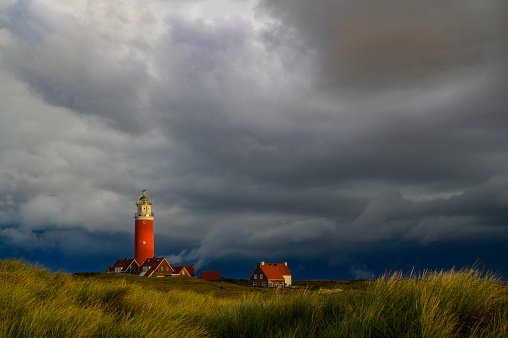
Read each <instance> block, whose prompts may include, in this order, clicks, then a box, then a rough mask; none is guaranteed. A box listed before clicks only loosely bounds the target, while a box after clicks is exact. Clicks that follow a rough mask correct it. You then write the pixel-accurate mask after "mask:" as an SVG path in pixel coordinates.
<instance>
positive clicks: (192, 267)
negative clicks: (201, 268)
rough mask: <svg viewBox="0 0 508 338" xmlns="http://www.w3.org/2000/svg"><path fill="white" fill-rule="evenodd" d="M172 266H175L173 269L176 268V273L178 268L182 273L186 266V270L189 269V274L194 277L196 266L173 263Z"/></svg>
mask: <svg viewBox="0 0 508 338" xmlns="http://www.w3.org/2000/svg"><path fill="white" fill-rule="evenodd" d="M172 267H173V269H175V273H176V270H177V269H179V270H178V271H179V272H178V273H180V271H181V270H182V268H185V270H187V272H188V273H189V275H191V277H194V266H192V265H172Z"/></svg>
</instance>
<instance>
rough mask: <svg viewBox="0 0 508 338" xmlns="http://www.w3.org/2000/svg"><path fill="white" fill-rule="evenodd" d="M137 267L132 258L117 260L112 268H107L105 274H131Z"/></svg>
mask: <svg viewBox="0 0 508 338" xmlns="http://www.w3.org/2000/svg"><path fill="white" fill-rule="evenodd" d="M138 267H139V264H138V262H136V260H135V259H134V258H130V259H129V258H125V259H119V260H117V261H116V263H115V264H114V265H113V266H108V267H107V269H106V272H116V273H133V272H134V271H135V270H136V269H137V268H138Z"/></svg>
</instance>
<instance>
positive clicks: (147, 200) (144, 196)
mask: <svg viewBox="0 0 508 338" xmlns="http://www.w3.org/2000/svg"><path fill="white" fill-rule="evenodd" d="M138 204H152V203H151V201H150V196H148V194H147V193H146V191H145V190H143V192H142V193H141V196H139V198H138Z"/></svg>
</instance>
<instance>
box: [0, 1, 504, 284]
mask: <svg viewBox="0 0 508 338" xmlns="http://www.w3.org/2000/svg"><path fill="white" fill-rule="evenodd" d="M506 17H508V2H507V1H505V0H489V1H484V0H461V1H458V0H452V1H446V2H444V1H438V0H429V1H420V2H417V1H405V0H387V1H382V2H381V1H376V0H355V1H352V0H341V1H330V0H317V1H306V0H291V1H289V0H270V1H268V0H214V1H206V0H185V1H184V0H173V1H162V0H159V1H153V0H147V1H142V2H139V1H134V0H124V1H92V0H89V1H87V0H77V1H72V2H70V1H64V0H44V1H43V0H31V1H30V0H2V1H1V2H0V121H1V122H0V259H7V258H23V259H26V260H28V261H31V262H39V263H40V264H42V265H43V266H46V267H48V268H50V269H52V270H63V271H67V272H78V271H100V272H102V271H104V270H105V269H106V267H107V266H108V265H112V264H114V263H115V261H116V260H117V259H120V258H125V257H132V256H133V241H134V219H133V216H134V213H135V212H136V206H135V202H136V200H137V198H138V197H139V195H140V193H141V190H142V189H146V190H147V192H148V194H149V195H150V197H151V199H152V201H153V212H154V213H155V220H154V228H155V254H156V255H157V256H164V257H166V258H167V259H168V261H169V262H170V263H172V264H195V266H196V268H197V270H198V271H200V270H220V271H221V274H222V276H226V277H233V278H249V277H250V275H251V273H252V272H253V270H254V268H255V264H256V262H258V261H265V262H283V261H287V262H288V266H289V268H290V270H291V272H292V275H293V279H300V280H301V279H342V280H345V279H354V278H377V277H378V276H380V275H381V274H383V273H384V272H386V271H394V270H397V271H406V272H408V271H410V270H411V269H413V268H414V269H416V270H423V269H437V270H441V269H451V268H453V267H455V268H462V267H471V266H473V265H475V264H476V265H478V266H480V267H481V268H482V269H485V270H488V271H492V272H496V273H499V274H501V275H504V276H505V277H508V261H507V260H506V257H507V256H508V95H507V90H506V88H508V20H506ZM198 273H199V272H198Z"/></svg>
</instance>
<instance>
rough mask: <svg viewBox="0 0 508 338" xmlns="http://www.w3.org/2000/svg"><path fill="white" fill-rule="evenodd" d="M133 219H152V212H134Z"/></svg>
mask: <svg viewBox="0 0 508 338" xmlns="http://www.w3.org/2000/svg"><path fill="white" fill-rule="evenodd" d="M134 217H154V214H153V212H141V213H138V212H136V213H135V214H134Z"/></svg>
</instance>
